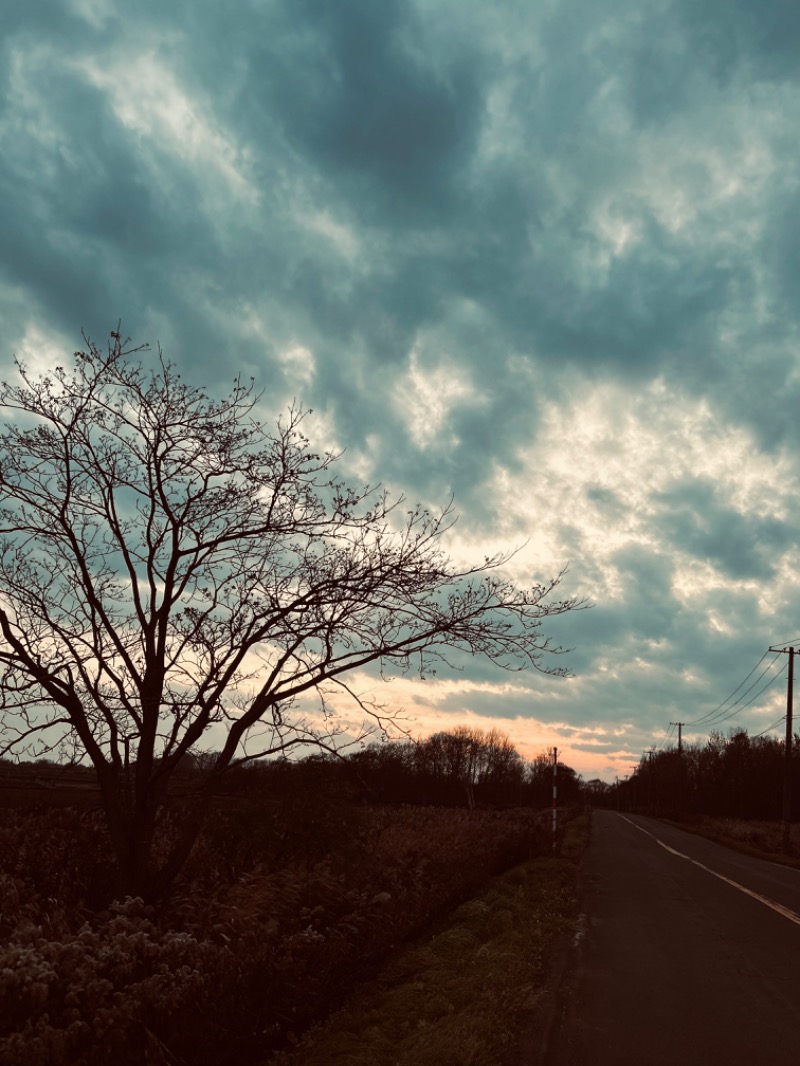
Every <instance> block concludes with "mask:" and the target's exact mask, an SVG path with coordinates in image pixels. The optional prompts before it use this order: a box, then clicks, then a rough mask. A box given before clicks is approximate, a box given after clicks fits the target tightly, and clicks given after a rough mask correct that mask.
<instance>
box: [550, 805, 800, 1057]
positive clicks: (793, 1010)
mask: <svg viewBox="0 0 800 1066" xmlns="http://www.w3.org/2000/svg"><path fill="white" fill-rule="evenodd" d="M669 849H672V850H669ZM676 853H677V854H676ZM583 884H584V901H583V905H584V928H583V933H582V935H581V937H580V939H579V942H578V949H577V961H576V964H575V967H574V969H573V972H572V974H571V976H570V977H569V978H568V980H567V981H566V983H565V985H564V987H562V996H561V1006H560V1009H559V1012H558V1024H557V1025H556V1026H555V1028H554V1030H553V1032H552V1034H551V1039H550V1043H549V1047H548V1050H547V1054H546V1062H547V1063H548V1066H611V1064H614V1066H629V1064H630V1066H634V1064H635V1066H660V1064H665V1066H667V1064H669V1066H676V1064H677V1066H694V1064H698V1066H700V1064H702V1066H717V1064H720V1066H736V1064H739V1063H742V1064H744V1063H746V1064H748V1066H762V1064H770V1066H782V1064H784V1063H785V1064H787V1066H788V1064H790V1063H791V1064H792V1066H798V1064H800V872H798V871H795V870H791V869H788V868H786V867H782V866H778V865H775V864H773V863H768V862H762V861H760V860H758V859H751V858H748V857H747V856H744V855H740V854H738V853H737V852H733V851H729V850H728V849H727V848H723V847H720V846H719V845H717V844H713V843H711V842H710V841H707V840H703V839H702V838H701V837H696V836H693V835H692V834H691V833H683V832H681V831H680V830H677V829H673V828H671V827H669V826H665V825H662V824H661V823H660V822H657V821H654V820H653V819H650V818H644V817H641V816H637V815H627V814H618V813H613V812H610V811H598V812H595V813H594V815H593V816H592V836H591V842H590V844H589V847H588V849H587V852H586V855H585V858H584V865H583Z"/></svg>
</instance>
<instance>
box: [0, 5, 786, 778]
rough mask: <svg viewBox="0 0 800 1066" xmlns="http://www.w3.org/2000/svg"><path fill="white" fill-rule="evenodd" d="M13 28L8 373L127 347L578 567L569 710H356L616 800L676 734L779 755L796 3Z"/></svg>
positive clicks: (294, 11)
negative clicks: (123, 336) (761, 737)
mask: <svg viewBox="0 0 800 1066" xmlns="http://www.w3.org/2000/svg"><path fill="white" fill-rule="evenodd" d="M3 30H4V32H3V36H2V41H1V42H0V85H1V86H2V88H1V89H0V194H1V195H0V235H1V240H2V244H1V245H0V248H1V254H0V365H2V367H3V368H5V366H6V365H10V363H11V360H12V358H13V356H14V355H15V354H16V355H17V356H20V357H22V358H23V359H25V360H27V361H28V362H29V363H31V364H33V365H34V366H36V365H46V364H47V362H48V361H52V360H53V359H56V358H57V359H63V358H64V355H63V353H64V352H67V353H69V352H71V351H72V350H73V349H74V348H76V347H77V346H78V345H79V343H80V332H81V329H84V330H86V331H87V332H88V333H89V334H90V335H92V336H93V337H94V338H95V339H97V340H100V341H101V342H102V341H103V339H104V338H105V336H107V333H108V331H109V329H111V328H113V326H114V325H115V323H116V321H117V319H118V318H122V320H123V328H124V330H125V332H126V333H127V334H130V335H131V336H133V337H134V338H135V339H136V340H149V341H152V342H160V343H161V345H162V347H163V348H164V350H165V352H166V354H167V355H168V356H170V357H171V358H172V359H174V360H175V361H176V362H178V363H179V364H181V365H182V366H183V367H186V368H187V370H188V369H190V370H191V376H192V378H193V380H195V381H196V382H197V384H203V385H210V386H212V387H213V386H218V385H220V386H221V385H224V383H225V382H226V381H229V380H230V378H231V376H232V373H233V372H234V371H235V370H238V369H241V370H242V371H243V372H244V373H245V374H248V375H249V374H252V375H253V376H254V377H255V378H256V379H257V381H258V382H259V384H260V385H261V386H262V387H263V388H264V389H265V390H266V396H267V398H268V399H269V400H270V402H271V403H272V405H273V407H274V410H275V412H276V413H277V412H279V411H280V410H281V409H282V407H284V406H285V405H286V403H287V402H289V401H290V400H291V399H292V398H294V397H296V398H297V399H298V400H300V401H301V402H303V403H304V404H307V405H309V406H311V407H313V408H314V410H315V416H314V417H315V422H314V429H315V432H316V433H317V434H318V435H319V436H320V438H322V441H321V442H322V443H335V444H336V445H338V446H341V447H344V448H346V455H345V459H344V460H343V467H344V468H346V469H347V470H349V471H351V472H352V473H353V474H354V476H356V477H357V478H358V479H359V480H360V479H361V478H362V477H365V476H366V477H369V478H371V479H372V480H375V481H381V482H382V483H383V484H385V485H386V486H388V487H389V488H391V489H392V490H395V491H403V492H405V493H406V494H407V495H408V496H410V497H412V498H413V499H415V500H416V499H419V500H422V501H423V502H425V503H428V504H436V503H444V502H446V501H447V499H448V498H449V496H450V495H451V493H452V494H454V496H455V502H456V509H457V510H458V511H459V512H460V514H461V520H460V522H459V525H458V526H457V528H456V531H455V536H454V539H453V541H452V544H451V547H452V551H453V552H454V553H455V554H456V555H457V556H459V557H465V556H467V557H468V556H470V554H473V555H475V556H480V557H482V556H483V554H485V553H486V552H487V551H492V550H495V549H497V548H507V547H509V546H513V545H517V544H524V545H525V547H524V548H523V550H522V551H521V552H520V553H519V555H518V556H517V558H516V560H515V564H514V566H515V575H516V576H517V577H519V578H520V580H523V581H530V580H531V579H534V578H544V577H547V576H550V575H552V574H554V573H555V572H557V571H558V570H559V569H560V568H561V567H562V566H564V565H568V567H569V575H568V577H567V579H566V581H565V585H564V586H563V588H564V591H565V593H566V594H568V595H583V596H586V597H588V598H590V599H591V600H592V601H593V602H594V604H595V606H594V608H593V609H592V610H590V611H586V612H582V613H581V614H580V615H569V616H566V617H564V618H563V619H560V620H559V621H558V622H557V623H555V624H554V625H553V627H552V629H553V633H554V635H555V636H556V637H557V639H559V640H561V641H563V642H565V643H567V644H569V645H571V646H574V649H575V650H574V652H573V653H572V654H571V655H570V656H569V665H570V667H571V668H572V670H573V671H574V674H575V676H574V678H572V679H570V680H567V681H563V680H561V681H556V680H553V679H543V678H542V677H540V676H529V675H505V674H502V673H499V672H491V671H489V670H487V669H486V668H485V667H483V666H478V665H477V664H476V669H475V671H474V673H471V672H470V671H465V672H464V673H463V674H461V675H459V676H457V677H452V678H443V679H441V680H440V681H436V682H431V681H428V682H425V684H424V685H423V684H422V683H419V684H417V685H411V684H408V683H406V684H405V685H403V686H402V687H399V686H398V687H397V688H395V689H394V690H392V691H391V693H387V692H386V691H382V692H380V693H378V695H380V696H381V697H382V698H383V699H384V700H386V699H390V700H392V701H396V702H397V704H398V705H400V704H402V706H403V707H404V708H405V710H406V711H407V712H408V713H410V714H411V715H412V716H413V717H414V719H415V723H416V724H415V726H414V729H415V731H416V732H418V733H423V734H424V733H426V732H429V731H430V730H432V729H435V728H447V727H448V726H450V725H455V724H459V723H468V724H472V725H476V726H479V727H482V728H488V727H491V726H493V725H496V726H498V727H499V728H502V729H504V730H506V731H507V732H508V733H509V734H510V736H511V737H512V739H513V740H514V741H515V742H516V743H517V744H518V746H519V747H520V749H521V750H522V751H523V752H524V753H525V754H526V755H533V754H535V753H536V752H538V751H541V750H542V749H543V748H546V747H550V746H552V745H553V744H556V745H558V746H559V748H560V749H561V752H562V754H563V757H564V759H565V760H566V761H567V762H568V763H569V764H570V765H572V766H573V767H574V768H575V769H577V770H579V771H580V772H582V773H583V774H584V775H586V776H589V777H593V776H600V777H603V778H605V779H606V780H613V778H614V775H615V774H620V775H621V776H622V775H624V774H627V773H628V772H630V769H631V764H633V763H636V762H637V761H638V759H639V758H640V756H641V753H642V751H643V750H644V749H645V748H648V747H650V746H652V745H655V746H658V747H662V746H664V745H665V744H668V743H671V742H673V740H674V734H675V729H674V727H671V726H670V723H671V722H677V721H681V722H686V723H687V725H686V727H685V729H684V735H685V736H686V737H687V738H688V737H691V736H692V735H694V736H696V737H697V738H698V739H704V738H705V737H706V736H707V735H708V732H709V729H710V728H714V727H719V728H723V729H725V730H727V728H729V727H730V726H739V725H742V726H745V727H747V728H748V729H749V731H750V732H751V733H752V734H755V733H760V732H762V731H764V730H767V729H769V728H770V727H773V726H774V732H775V733H776V734H777V733H779V732H780V730H781V729H782V723H781V721H780V719H781V715H782V714H783V711H784V701H785V682H784V681H783V679H782V674H785V669H786V663H787V660H788V656H786V655H783V656H779V657H777V658H775V661H774V663H773V656H768V657H767V658H766V659H764V660H763V661H762V662H761V664H760V665H759V666H757V667H756V664H758V663H759V662H760V661H761V659H762V656H763V655H764V653H765V652H766V650H767V648H768V647H769V646H770V645H773V644H780V643H786V642H788V641H790V640H793V639H794V638H795V637H798V636H800V492H799V491H798V489H799V487H800V486H799V480H800V448H799V447H798V445H799V444H800V420H799V419H798V413H800V412H799V411H798V397H799V396H800V359H799V356H800V349H799V348H798V326H799V324H800V302H798V300H797V292H798V281H800V240H798V236H800V234H799V233H798V230H800V151H798V148H799V146H800V62H798V60H799V59H800V6H798V5H793V4H787V3H785V2H783V0H725V2H723V0H605V2H598V0H548V2H541V3H532V2H531V0H496V2H495V3H493V4H491V5H489V4H487V3H485V2H480V3H479V2H477V0H458V2H455V0H237V2H234V3H229V4H220V3H209V2H206V0H171V2H170V3H169V4H163V3H161V2H159V3H155V2H148V0H137V2H135V3H130V2H129V3H126V4H122V3H121V2H120V0H24V2H23V0H7V2H6V3H5V4H4V10H3ZM770 664H772V665H770ZM754 667H756V670H755V672H754V673H753V674H752V675H750V677H749V680H747V681H746V682H745V683H744V685H743V686H742V687H741V688H738V689H737V686H739V685H740V683H741V682H743V681H744V679H745V678H746V677H747V675H748V671H750V670H751V669H752V668H754ZM764 670H766V673H763V671H764ZM759 678H762V679H761V680H759ZM769 681H774V683H773V684H772V685H771V686H770V687H769V688H767V689H765V690H764V691H763V692H762V691H761V690H762V688H763V686H764V685H766V683H767V682H769ZM753 685H755V687H752V686H753ZM734 692H735V694H734ZM729 696H731V697H732V698H731V699H730V700H728V697H729ZM737 700H738V703H737V702H735V701H737ZM751 700H752V702H750V701H751ZM726 701H727V702H726ZM698 720H701V721H700V722H699V724H698V725H696V726H691V725H689V724H688V723H690V722H697V721H698Z"/></svg>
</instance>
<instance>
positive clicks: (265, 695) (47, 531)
mask: <svg viewBox="0 0 800 1066" xmlns="http://www.w3.org/2000/svg"><path fill="white" fill-rule="evenodd" d="M85 339H86V350H85V351H81V352H77V353H75V358H74V363H73V366H72V368H71V369H64V368H61V367H59V368H56V369H55V370H54V371H53V372H52V373H50V374H45V375H42V376H34V375H33V374H31V372H30V371H29V370H28V369H27V368H26V367H25V366H24V365H21V364H18V370H19V374H20V379H21V380H20V381H19V382H18V383H17V384H3V386H2V389H0V405H1V406H2V408H3V409H4V410H5V412H6V414H7V418H8V422H7V425H6V428H5V430H4V431H3V432H2V434H0V504H2V514H1V515H0V668H1V669H2V674H1V675H0V696H1V697H2V723H3V728H4V731H5V736H6V738H7V743H6V746H5V748H4V749H3V751H5V752H8V751H9V750H11V749H12V748H16V749H17V750H20V749H22V750H25V748H26V746H27V747H28V749H29V750H30V744H31V742H32V741H33V740H34V739H35V738H36V737H37V736H38V737H44V738H45V739H46V742H47V746H49V747H51V748H52V747H53V746H55V745H56V744H57V742H58V739H59V738H60V737H64V738H66V737H68V738H71V740H72V741H74V743H75V744H76V745H77V748H78V750H82V751H83V752H85V753H86V755H88V757H89V758H90V759H91V761H92V763H93V764H94V767H95V770H96V773H97V778H98V782H99V785H100V789H101V791H102V797H103V804H104V808H105V812H106V816H107V820H108V825H109V829H110V833H111V839H112V842H113V847H114V852H115V856H116V861H117V865H118V870H119V885H118V888H119V891H121V892H133V893H147V894H157V893H159V892H161V891H164V890H166V888H167V887H168V885H169V884H170V883H171V881H172V879H173V878H174V876H175V875H176V873H177V872H178V871H179V870H180V868H181V866H182V864H183V862H184V860H185V858H186V857H187V855H188V852H189V850H190V848H191V845H192V842H193V841H194V839H195V837H196V834H197V832H198V830H199V828H200V825H201V823H202V820H203V817H204V814H205V811H206V809H207V805H208V802H209V797H210V795H211V793H212V791H213V789H214V787H215V786H216V784H217V782H218V780H219V779H220V777H221V776H222V775H223V774H224V773H225V772H226V771H227V770H228V768H229V767H231V766H232V765H233V764H235V763H236V762H240V761H242V760H243V759H249V758H254V757H256V756H264V755H267V754H270V753H273V754H274V753H278V752H286V751H288V750H290V749H291V748H292V747H293V746H296V745H302V744H308V743H309V742H313V743H316V744H319V745H322V746H325V745H330V744H331V738H332V732H333V731H335V721H336V715H335V708H334V707H333V706H332V705H331V703H330V694H331V692H332V691H336V692H338V693H341V694H347V693H350V695H354V694H353V693H352V692H350V689H349V686H348V683H347V677H348V675H350V674H352V672H353V671H355V670H358V669H363V668H365V667H368V666H369V665H370V664H374V665H375V667H376V668H380V669H381V670H384V671H388V672H390V671H393V670H394V671H396V670H415V671H418V672H419V673H420V674H422V675H425V674H427V673H428V672H429V671H430V670H432V669H434V668H435V666H436V664H437V662H440V661H441V660H443V659H445V660H446V658H447V656H448V654H451V653H454V652H455V653H462V652H463V653H467V654H470V655H480V656H483V657H487V658H489V659H490V660H493V661H494V662H495V663H497V664H499V665H501V666H504V667H507V668H512V669H517V668H524V667H532V668H534V669H536V670H541V671H543V672H545V673H564V671H563V670H561V669H558V668H556V667H554V666H552V665H551V662H550V659H549V657H548V655H549V653H553V652H559V651H560V650H561V649H560V648H559V647H557V646H553V645H552V644H551V641H550V640H549V638H548V637H547V636H546V635H545V633H544V632H543V630H542V623H543V620H544V619H546V618H548V617H550V616H552V615H558V614H563V613H565V612H567V611H570V610H573V609H575V608H576V607H578V606H581V604H580V603H579V602H578V601H577V600H575V599H556V598H554V593H555V591H556V589H557V587H558V585H559V582H560V579H561V575H558V576H556V577H555V578H554V579H552V580H550V581H547V582H545V583H544V584H537V585H534V586H533V587H532V588H529V589H527V590H523V589H520V588H518V587H517V586H515V585H514V584H512V583H511V582H509V581H508V580H507V579H506V578H504V577H503V575H502V566H503V564H504V563H505V562H507V560H508V556H507V555H506V556H504V555H497V556H494V557H493V558H487V559H486V560H485V561H484V562H482V563H480V564H479V565H476V566H473V567H470V566H467V567H459V566H456V565H454V564H453V563H451V562H450V560H449V559H448V558H447V557H446V556H445V555H444V554H443V552H442V549H441V541H442V537H443V535H444V534H445V533H446V532H447V530H448V528H449V526H450V525H451V522H452V515H451V512H450V510H449V509H445V510H444V512H443V513H441V514H438V515H433V514H431V513H429V512H428V511H426V510H424V509H423V508H421V507H414V508H412V509H411V510H404V509H403V505H402V500H399V499H397V500H392V499H390V498H389V496H388V495H387V494H386V493H384V492H376V491H374V490H372V489H370V488H369V487H366V488H352V487H350V486H347V485H346V484H344V483H343V482H342V481H341V480H340V479H339V478H337V477H336V476H335V474H334V473H333V470H332V468H333V466H334V463H335V460H336V458H337V457H336V456H335V455H334V454H331V453H325V454H322V455H319V454H317V453H315V452H313V451H312V450H311V449H310V447H309V443H308V441H307V439H306V437H305V436H304V433H303V431H302V421H303V414H302V412H300V411H297V410H294V409H292V410H290V411H289V412H288V414H287V415H286V417H285V419H284V420H282V421H279V422H278V423H277V425H276V426H275V427H274V428H272V429H269V428H267V427H266V426H265V425H264V424H262V423H261V422H260V421H259V420H258V418H257V417H256V406H257V402H258V399H259V397H258V396H257V395H256V394H255V393H254V392H253V388H252V384H246V383H242V381H241V380H239V379H238V378H237V379H236V380H235V383H234V385H233V388H232V391H231V392H230V393H229V395H227V396H226V397H225V398H223V399H221V400H216V399H211V398H209V397H208V396H206V395H205V394H204V393H203V392H202V391H200V390H199V389H197V388H194V387H192V386H190V385H188V384H186V383H185V382H184V381H183V380H182V379H181V377H180V375H179V374H178V372H177V371H176V369H175V367H174V366H172V365H171V364H170V363H169V362H168V361H166V360H165V359H164V358H163V357H161V356H160V357H159V359H158V360H157V362H156V363H155V365H154V367H153V368H152V369H146V368H145V367H143V366H142V365H141V363H140V362H138V361H137V360H136V359H134V358H133V357H134V355H135V354H136V353H137V352H140V351H142V348H133V347H131V346H130V343H129V342H128V341H123V340H122V338H121V337H120V335H119V333H118V332H116V333H113V334H112V341H111V343H110V344H109V347H108V350H107V352H103V351H101V350H100V349H99V348H98V347H97V346H96V345H95V344H93V343H92V342H91V341H90V340H89V339H88V338H85ZM143 347H146V346H143ZM312 695H316V698H317V699H318V701H319V710H320V713H319V715H318V716H316V717H312V716H311V715H310V713H307V714H305V715H302V714H299V707H300V704H299V702H298V701H301V700H303V699H305V700H307V699H308V698H309V696H312ZM362 706H363V710H364V711H365V713H367V714H371V715H372V717H373V721H374V722H376V723H377V724H378V725H379V726H382V725H384V724H386V716H384V714H383V712H382V711H381V709H380V708H379V707H377V706H371V707H367V706H364V705H362ZM212 727H216V732H215V736H214V741H213V742H214V744H215V746H217V747H218V748H219V751H218V753H217V755H216V756H215V758H214V759H213V761H212V765H211V766H210V767H207V773H206V774H205V775H202V777H201V780H202V786H198V793H197V799H196V802H195V803H194V804H193V805H192V806H191V809H190V810H188V813H187V816H186V818H185V819H184V821H183V822H182V824H181V827H180V830H179V831H177V830H176V831H175V832H174V833H173V834H172V835H171V837H170V841H171V843H170V846H169V848H168V849H167V850H166V851H163V850H162V851H161V852H157V850H156V849H155V848H154V840H155V837H156V832H157V828H158V825H159V819H160V817H161V812H162V810H163V804H164V799H165V796H166V792H167V786H168V783H169V781H170V778H171V777H172V775H173V774H174V773H175V770H176V768H177V767H178V766H179V765H180V763H181V761H182V760H183V759H184V757H185V756H186V755H187V753H188V752H190V751H192V750H193V749H195V748H197V746H198V745H200V744H201V742H202V741H203V737H204V736H205V735H206V734H207V732H208V730H210V729H211V728H212ZM220 733H221V734H222V736H223V739H222V740H221V741H220ZM3 751H0V754H2V753H3ZM162 844H163V841H162Z"/></svg>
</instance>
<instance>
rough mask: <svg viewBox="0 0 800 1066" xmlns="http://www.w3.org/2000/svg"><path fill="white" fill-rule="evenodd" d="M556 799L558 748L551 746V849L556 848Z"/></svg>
mask: <svg viewBox="0 0 800 1066" xmlns="http://www.w3.org/2000/svg"><path fill="white" fill-rule="evenodd" d="M557 801H558V748H553V851H555V848H556V829H557V819H558V815H557V813H556V805H557Z"/></svg>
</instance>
